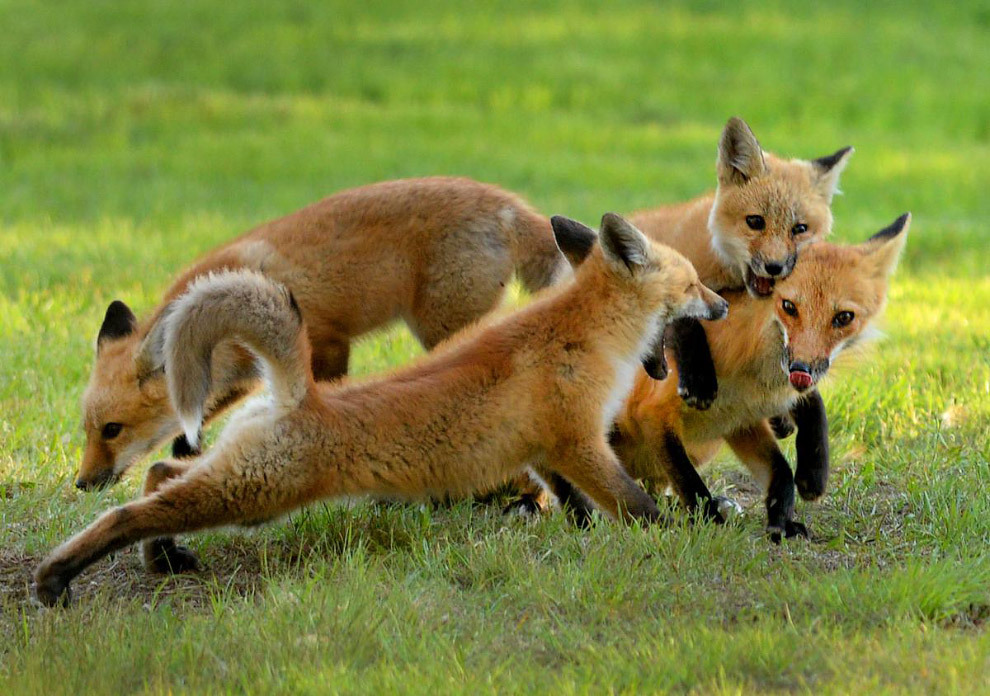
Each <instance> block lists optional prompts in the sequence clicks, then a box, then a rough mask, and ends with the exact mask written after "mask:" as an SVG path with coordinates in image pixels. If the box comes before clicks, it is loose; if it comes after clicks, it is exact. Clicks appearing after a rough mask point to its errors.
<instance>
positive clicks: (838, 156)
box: [811, 147, 856, 205]
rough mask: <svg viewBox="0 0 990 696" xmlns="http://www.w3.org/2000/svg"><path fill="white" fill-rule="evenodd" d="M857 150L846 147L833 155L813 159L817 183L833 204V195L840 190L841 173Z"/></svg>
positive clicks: (823, 194) (812, 163)
mask: <svg viewBox="0 0 990 696" xmlns="http://www.w3.org/2000/svg"><path fill="white" fill-rule="evenodd" d="M854 152H856V150H854V149H853V148H852V147H844V148H842V149H841V150H836V151H835V152H833V153H832V154H831V155H826V156H825V157H819V158H818V159H815V160H811V166H812V167H813V168H814V170H815V185H816V186H817V187H818V190H819V191H820V192H821V194H822V196H824V197H825V200H826V201H828V203H829V204H830V205H831V203H832V196H834V195H835V194H837V193H840V191H839V175H840V174H842V170H843V169H845V168H846V165H847V164H849V158H850V157H852V155H853V153H854Z"/></svg>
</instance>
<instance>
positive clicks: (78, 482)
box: [76, 479, 89, 491]
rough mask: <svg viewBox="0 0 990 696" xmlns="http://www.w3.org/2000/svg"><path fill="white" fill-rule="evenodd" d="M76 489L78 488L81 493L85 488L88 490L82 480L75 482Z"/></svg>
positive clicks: (87, 485) (87, 486) (86, 484)
mask: <svg viewBox="0 0 990 696" xmlns="http://www.w3.org/2000/svg"><path fill="white" fill-rule="evenodd" d="M76 488H78V489H79V490H81V491H84V490H86V489H87V488H89V484H88V483H86V482H85V481H83V480H82V479H79V480H77V481H76Z"/></svg>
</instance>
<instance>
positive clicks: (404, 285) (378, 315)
mask: <svg viewBox="0 0 990 696" xmlns="http://www.w3.org/2000/svg"><path fill="white" fill-rule="evenodd" d="M239 268H245V269H252V270H256V271H260V272H261V273H263V274H264V275H265V276H267V277H269V278H271V279H273V280H275V281H277V282H280V283H284V284H285V285H286V286H287V287H288V288H289V289H290V290H291V291H292V292H293V294H294V295H295V298H296V301H297V302H298V304H299V308H300V310H301V311H302V315H303V317H304V318H305V320H306V325H307V327H308V331H309V340H310V342H311V345H312V351H311V357H310V359H311V361H312V368H313V376H314V378H315V379H317V380H329V379H333V378H336V377H340V376H341V375H344V374H346V373H347V359H348V352H349V347H350V342H351V340H352V339H354V338H356V337H358V336H360V335H362V334H364V333H367V332H368V331H371V330H372V329H375V328H378V327H380V326H382V325H384V324H386V323H387V322H390V321H392V320H394V319H402V320H404V321H405V322H406V323H407V324H408V325H409V327H410V329H411V330H412V332H413V333H414V334H415V335H416V337H417V338H418V339H419V340H420V342H421V343H422V344H423V346H424V347H425V348H427V349H432V348H433V347H434V346H435V345H437V343H439V342H440V341H442V340H444V339H446V338H447V337H449V336H451V335H452V334H454V333H455V332H456V331H458V330H459V329H461V328H462V327H464V326H466V325H468V324H470V323H471V322H473V321H475V320H476V319H478V317H480V316H482V315H483V314H485V313H486V312H488V311H490V310H491V309H493V308H494V307H495V306H496V305H497V304H498V303H499V301H500V300H501V298H502V295H503V294H504V292H505V288H506V286H507V284H508V282H509V280H510V278H511V277H512V274H513V271H515V273H516V275H518V276H519V278H520V279H521V280H522V282H523V285H525V286H526V288H527V289H529V290H531V291H536V290H539V289H540V288H543V287H545V286H547V285H549V284H551V283H552V282H553V281H554V280H556V279H557V278H559V277H561V276H562V275H566V274H567V273H569V269H568V268H567V264H566V262H565V261H564V259H563V257H562V256H561V255H560V253H559V252H558V251H557V247H556V246H555V245H554V242H553V235H552V232H551V230H550V224H549V222H548V221H547V219H546V217H544V216H542V215H539V214H537V213H536V212H535V211H533V210H532V209H531V208H530V207H529V206H528V205H527V204H526V203H525V202H523V201H522V200H521V199H520V198H519V197H518V196H515V195H514V194H511V193H509V192H508V191H505V190H502V189H500V188H498V187H496V186H491V185H489V184H482V183H479V182H477V181H472V180H470V179H461V178H449V177H432V178H425V179H406V180H401V181H388V182H384V183H379V184H373V185H371V186H363V187H361V188H357V189H351V190H349V191H342V192H340V193H338V194H336V195H333V196H330V197H329V198H326V199H324V200H322V201H319V202H318V203H314V204H313V205H311V206H308V207H306V208H304V209H302V210H300V211H298V212H296V213H293V214H292V215H288V216H286V217H283V218H280V219H278V220H274V221H272V222H269V223H266V224H264V225H261V226H259V227H257V228H255V229H253V230H251V231H249V232H247V233H246V234H244V235H243V236H241V237H239V238H237V239H234V240H232V241H231V242H229V243H228V244H226V245H224V246H222V247H220V248H219V249H216V250H214V251H213V252H211V253H209V254H207V255H206V256H204V257H203V258H202V259H200V260H199V261H198V262H197V263H196V264H194V265H193V266H191V267H190V268H189V269H187V270H186V271H185V272H184V273H183V274H182V275H180V276H179V278H178V279H177V280H176V281H175V283H174V284H173V285H172V287H171V288H170V289H169V290H168V291H167V292H166V293H165V298H164V301H163V303H162V304H161V305H160V306H159V307H158V308H157V309H156V310H155V311H154V312H152V314H151V316H149V317H148V318H147V319H146V320H145V321H141V322H139V321H138V319H137V317H135V316H134V314H133V313H132V312H131V310H130V308H129V307H127V305H125V304H124V303H123V302H120V301H115V302H113V303H112V304H111V305H110V306H109V308H108V309H107V312H106V317H105V319H104V321H103V325H102V326H101V328H100V332H99V336H98V338H97V351H96V363H95V365H94V367H93V372H92V375H91V377H90V381H89V386H88V387H87V388H86V393H85V395H84V396H83V411H84V413H83V427H84V428H85V431H86V449H85V452H84V454H83V461H82V465H81V466H80V469H79V475H78V477H77V480H76V486H78V487H79V488H82V489H91V488H96V487H101V486H105V485H107V484H111V483H113V482H115V481H116V480H117V479H118V478H120V476H121V475H122V474H123V473H124V472H125V471H126V470H127V469H128V468H129V467H130V466H131V465H132V464H134V463H135V462H137V461H138V460H140V459H142V458H143V457H145V456H147V455H148V454H150V453H151V452H153V451H154V450H156V449H158V448H159V447H160V446H161V445H162V444H164V443H166V442H168V441H169V440H170V439H172V438H174V437H176V436H177V435H179V434H180V432H181V428H180V424H179V421H178V418H177V417H176V414H175V412H174V410H173V409H172V405H171V403H170V401H169V399H168V392H167V389H166V387H165V380H164V379H163V378H162V375H161V374H160V372H158V371H156V370H154V369H152V365H151V362H152V361H151V360H150V359H149V356H150V355H151V354H152V353H153V350H151V348H152V346H150V345H149V344H148V342H147V340H146V339H147V336H148V332H149V330H150V328H151V327H152V326H153V325H155V323H156V321H157V320H158V318H159V317H160V316H161V313H162V311H163V308H164V307H165V306H167V304H168V303H169V302H171V301H172V300H174V299H175V298H176V297H178V296H179V295H181V294H182V293H184V292H185V291H186V290H187V289H188V288H189V285H190V283H192V282H193V281H194V280H195V279H196V278H199V277H201V276H203V275H206V274H207V273H210V272H215V271H221V270H233V269H239ZM213 372H214V378H213V381H212V383H211V384H212V389H211V393H210V395H209V397H208V398H207V400H206V404H205V409H204V416H205V417H206V418H207V419H209V418H212V417H214V416H216V415H217V414H219V413H220V412H222V411H223V410H224V409H226V408H229V407H230V406H231V405H233V404H234V403H236V402H237V401H239V400H241V399H242V398H244V397H245V396H246V395H247V394H249V393H250V392H251V391H253V390H254V388H255V387H256V386H257V385H258V384H259V383H260V375H259V374H258V372H257V370H256V368H255V364H254V361H253V360H252V358H251V355H250V354H249V353H247V352H246V351H244V350H242V349H241V348H239V347H237V346H222V347H221V348H220V349H219V350H217V351H215V352H214V353H213ZM173 454H174V455H176V456H182V455H190V454H195V452H193V451H191V449H190V447H189V445H188V443H186V442H185V441H184V440H182V439H181V438H179V439H178V440H176V441H175V444H174V445H173Z"/></svg>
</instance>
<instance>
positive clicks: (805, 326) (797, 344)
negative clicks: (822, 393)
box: [611, 214, 910, 541]
mask: <svg viewBox="0 0 990 696" xmlns="http://www.w3.org/2000/svg"><path fill="white" fill-rule="evenodd" d="M909 223H910V216H909V215H907V214H905V215H903V216H901V217H900V218H898V219H897V220H896V221H895V222H894V223H893V224H891V225H890V226H889V227H887V228H886V229H884V230H881V231H880V232H878V233H877V234H875V235H874V236H873V237H871V238H870V239H869V240H868V241H866V242H864V243H862V244H859V245H856V246H836V245H832V244H828V243H826V242H818V243H816V244H813V245H810V246H809V247H808V248H807V249H805V250H804V251H803V252H802V255H801V261H800V263H798V264H797V267H796V268H795V269H794V272H793V273H792V274H791V275H790V276H789V277H788V278H787V279H786V280H782V281H780V282H778V283H777V284H776V285H775V286H774V290H773V294H772V296H771V297H770V298H768V299H766V300H762V299H755V298H753V297H750V296H748V295H747V294H746V293H744V292H736V293H728V294H726V299H728V300H729V306H730V307H731V311H730V312H729V317H728V319H726V320H725V321H722V322H719V323H709V322H705V323H704V328H705V331H706V333H707V336H708V341H709V343H710V345H711V348H712V356H713V358H714V362H715V367H716V372H717V374H718V379H719V382H720V385H721V386H720V389H719V394H718V397H717V398H716V399H715V401H714V402H713V403H712V405H711V408H710V409H708V410H705V411H699V410H697V409H693V408H689V407H687V406H686V405H685V404H684V401H683V399H681V398H680V397H679V396H678V394H677V389H676V387H675V385H674V381H673V380H666V381H664V382H657V381H655V380H652V379H649V378H648V377H647V376H646V375H641V376H640V378H639V379H638V380H637V382H636V384H635V386H634V387H633V390H632V393H631V394H630V397H629V399H628V400H627V402H626V404H625V406H624V407H623V409H622V411H621V412H620V413H619V416H618V417H617V419H616V430H615V432H614V433H613V436H612V439H611V442H612V445H613V447H614V449H615V452H616V454H618V455H619V458H620V459H621V460H622V462H623V464H624V465H625V466H626V469H627V471H629V473H630V474H631V475H632V476H633V477H634V478H639V479H643V480H644V481H646V482H648V483H650V484H652V485H653V486H658V487H661V488H662V487H665V486H667V485H669V486H670V487H672V488H673V489H674V492H675V493H676V494H677V495H678V496H679V497H680V498H681V500H682V502H683V503H684V504H685V505H686V506H687V507H688V508H689V509H696V508H700V509H701V511H702V513H703V514H704V515H706V516H708V517H710V518H713V519H715V520H716V521H721V519H722V518H721V515H720V513H719V511H718V506H717V504H716V501H715V500H714V499H713V497H712V495H711V493H710V492H709V491H708V488H707V487H706V486H705V484H704V483H703V482H702V480H701V478H700V477H699V475H698V473H697V471H696V468H695V467H697V466H702V465H704V464H705V463H707V462H708V461H710V460H711V459H712V457H713V456H714V455H715V453H716V452H717V451H718V449H719V447H720V446H721V444H722V442H723V441H724V442H727V443H728V444H729V447H730V448H731V449H732V450H733V452H734V453H735V454H736V456H737V457H738V458H739V459H740V461H741V462H742V463H743V464H744V465H745V466H746V467H747V468H748V469H749V470H750V471H751V472H752V473H753V475H754V476H755V478H756V479H757V481H758V482H759V483H760V485H761V486H762V488H763V489H764V490H765V491H766V494H767V495H766V508H767V515H768V532H769V534H770V536H771V538H772V539H773V540H774V541H779V540H780V538H781V537H782V536H788V537H789V536H795V535H806V534H807V531H806V529H805V528H804V526H803V525H802V524H801V523H799V522H795V521H794V519H793V516H794V478H793V476H792V474H791V470H790V467H789V465H788V463H787V460H786V459H785V458H784V456H783V454H782V453H781V451H780V449H779V448H778V447H777V443H776V441H775V439H774V437H773V434H772V433H771V431H770V428H769V426H768V424H767V421H766V420H765V419H766V418H767V417H768V416H771V415H773V414H775V413H780V412H782V411H783V410H785V409H788V408H791V407H792V406H793V405H794V404H795V403H796V402H797V401H798V400H799V399H800V398H801V396H802V395H803V394H807V393H808V392H809V391H810V390H812V389H813V388H814V387H817V385H818V384H819V382H820V381H821V380H822V378H824V377H825V375H826V373H827V372H828V370H829V367H830V366H831V365H832V363H833V362H834V361H835V360H836V358H838V356H839V354H840V353H841V352H843V351H844V350H848V349H849V348H850V347H852V346H855V345H857V344H858V343H861V342H863V341H864V340H865V339H866V338H868V337H869V336H870V334H871V324H872V322H873V320H874V319H875V318H876V317H877V316H878V315H879V314H880V313H881V312H882V311H883V308H884V305H885V302H886V297H887V284H888V279H889V277H890V274H891V273H892V272H893V270H894V268H895V266H896V264H897V259H898V257H899V255H900V253H901V250H902V249H903V247H904V243H905V240H906V238H907V229H908V226H909ZM673 365H674V369H676V362H673Z"/></svg>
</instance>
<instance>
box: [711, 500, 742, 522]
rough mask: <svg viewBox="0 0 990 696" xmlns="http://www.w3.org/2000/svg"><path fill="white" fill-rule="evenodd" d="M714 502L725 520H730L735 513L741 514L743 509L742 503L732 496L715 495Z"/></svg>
mask: <svg viewBox="0 0 990 696" xmlns="http://www.w3.org/2000/svg"><path fill="white" fill-rule="evenodd" d="M715 504H716V505H717V506H718V512H719V514H720V515H721V516H722V517H723V518H724V519H726V520H731V519H732V518H733V517H735V516H736V515H741V514H742V511H743V509H742V505H740V504H739V503H737V502H736V501H734V500H733V499H732V498H726V497H725V496H724V495H717V496H715Z"/></svg>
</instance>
